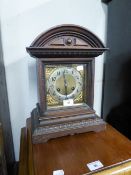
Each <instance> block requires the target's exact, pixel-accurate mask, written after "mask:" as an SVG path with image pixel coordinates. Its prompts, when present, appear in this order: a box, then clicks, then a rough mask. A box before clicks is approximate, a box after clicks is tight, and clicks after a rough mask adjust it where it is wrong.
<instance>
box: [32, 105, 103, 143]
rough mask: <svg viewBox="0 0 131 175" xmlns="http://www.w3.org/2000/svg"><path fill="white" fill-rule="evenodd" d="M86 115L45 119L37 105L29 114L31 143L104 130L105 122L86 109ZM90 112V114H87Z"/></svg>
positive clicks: (89, 109)
mask: <svg viewBox="0 0 131 175" xmlns="http://www.w3.org/2000/svg"><path fill="white" fill-rule="evenodd" d="M87 110H88V113H85V114H82V115H75V116H64V117H60V116H59V117H56V118H48V119H47V118H45V117H44V116H43V114H42V113H41V110H40V107H39V104H37V107H36V108H35V109H34V110H33V111H32V113H31V130H32V142H33V143H34V144H37V143H44V142H47V141H48V140H50V139H53V138H57V137H62V136H67V135H74V134H79V133H84V132H90V131H94V132H99V131H102V130H105V129H106V122H105V121H103V119H101V118H100V117H98V116H97V115H96V114H95V111H94V110H92V109H91V108H89V107H88V109H87ZM89 111H90V112H89Z"/></svg>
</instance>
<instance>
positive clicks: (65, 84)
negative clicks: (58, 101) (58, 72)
mask: <svg viewBox="0 0 131 175" xmlns="http://www.w3.org/2000/svg"><path fill="white" fill-rule="evenodd" d="M63 78H64V87H65V95H66V99H68V98H67V81H66V77H65V71H64V72H63Z"/></svg>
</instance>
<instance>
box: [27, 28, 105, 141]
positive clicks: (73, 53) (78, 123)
mask: <svg viewBox="0 0 131 175" xmlns="http://www.w3.org/2000/svg"><path fill="white" fill-rule="evenodd" d="M105 50H107V48H105V47H104V45H103V43H102V42H101V41H100V40H99V39H98V38H97V37H96V36H95V35H94V34H93V33H92V32H90V31H88V30H87V29H85V28H83V27H80V26H76V25H61V26H57V27H55V28H52V29H50V30H49V31H47V32H45V33H42V34H41V35H39V36H38V37H37V38H36V39H35V40H34V41H33V43H32V44H31V46H30V47H27V52H28V53H29V54H30V56H32V57H35V58H36V59H37V67H38V82H39V83H38V86H39V103H38V105H37V108H36V109H34V110H33V112H32V137H33V142H34V143H38V142H43V141H47V140H49V139H50V138H55V137H60V136H64V135H68V134H75V133H82V132H87V131H99V130H102V129H104V128H105V123H104V122H103V120H102V119H100V118H99V117H98V116H97V115H96V114H95V111H94V110H93V109H92V107H93V99H94V66H95V64H94V58H95V57H97V56H99V55H101V54H102V53H103V52H104V51H105ZM47 65H48V66H49V65H50V66H52V67H53V66H54V67H55V68H54V70H59V72H57V73H59V74H65V73H63V68H64V69H67V70H68V71H69V69H68V66H69V67H70V70H72V72H73V71H75V72H76V73H75V74H77V75H79V73H78V72H77V71H76V69H77V66H76V67H75V65H82V66H83V68H82V72H81V74H82V76H83V77H84V78H83V79H82V80H81V82H77V80H76V82H75V83H74V86H75V85H76V84H78V87H79V88H76V87H72V89H73V90H72V92H70V93H68V94H67V91H66V90H67V85H66V84H64V86H65V87H64V88H65V91H66V92H65V93H66V94H64V95H63V94H60V93H59V91H60V88H57V90H58V92H57V90H56V91H55V90H54V89H55V87H54V89H52V91H53V92H51V94H53V93H54V97H52V96H51V95H50V94H48V93H49V91H51V90H50V89H51V88H49V89H48V88H47V87H48V84H49V82H50V79H49V78H47V74H48V72H47V67H48V66H47ZM72 65H73V66H74V67H71V66H72ZM50 66H49V67H50ZM52 69H53V68H52ZM61 70H62V71H61ZM67 70H66V71H67ZM64 71H65V70H64ZM54 72H55V71H54ZM54 74H55V73H54ZM70 74H71V73H70ZM72 74H73V73H72ZM58 76H59V75H58ZM64 76H65V75H62V78H63V80H64V83H65V81H66V79H65V77H64ZM66 76H68V77H69V78H68V81H69V80H70V79H71V82H70V84H73V83H72V82H73V81H74V80H73V78H71V77H75V75H69V73H68V75H66ZM80 77H81V76H80ZM80 77H79V76H78V77H77V79H79V78H80ZM56 78H57V77H55V79H56ZM52 79H53V80H52V81H55V79H54V77H52ZM57 79H58V78H57ZM60 79H61V77H60V76H59V80H60ZM74 79H75V78H74ZM80 79H81V78H80ZM63 80H62V81H63ZM68 84H69V83H68ZM79 84H80V85H79ZM54 85H55V86H56V82H55V84H53V86H54ZM72 86H73V85H72ZM81 87H82V89H81ZM47 89H48V90H47ZM74 89H77V91H78V94H77V92H76V91H75V90H74ZM80 89H81V91H80V92H79V90H80ZM71 94H72V96H71ZM68 96H71V97H70V98H71V100H72V98H73V103H74V102H75V103H78V104H79V105H73V106H69V107H65V106H64V107H61V103H62V102H61V101H64V100H63V98H65V97H66V99H68V98H69V97H68ZM76 96H77V98H76ZM56 97H57V98H56ZM67 97H68V98H67ZM58 98H59V100H58ZM49 99H50V100H51V102H49ZM57 100H58V101H59V102H58V103H59V105H58V104H57V102H56V101H57ZM52 101H53V102H52ZM81 101H82V102H81ZM50 104H51V105H54V106H55V105H56V106H55V108H53V109H52V108H51V107H49V105H50Z"/></svg>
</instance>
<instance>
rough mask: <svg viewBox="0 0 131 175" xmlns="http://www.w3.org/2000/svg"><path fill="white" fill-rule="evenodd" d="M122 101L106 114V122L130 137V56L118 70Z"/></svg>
mask: <svg viewBox="0 0 131 175" xmlns="http://www.w3.org/2000/svg"><path fill="white" fill-rule="evenodd" d="M119 79H120V81H121V82H120V84H121V86H122V91H123V92H122V93H123V94H122V97H123V98H122V99H123V102H122V103H121V104H120V105H118V106H116V107H114V108H113V109H112V110H111V111H110V113H109V114H108V116H107V122H108V123H109V124H111V125H112V126H113V127H115V128H116V129H117V130H118V131H120V132H121V133H122V134H124V135H125V136H127V137H128V138H129V139H131V58H128V62H126V63H125V64H123V66H122V69H121V71H120V77H119Z"/></svg>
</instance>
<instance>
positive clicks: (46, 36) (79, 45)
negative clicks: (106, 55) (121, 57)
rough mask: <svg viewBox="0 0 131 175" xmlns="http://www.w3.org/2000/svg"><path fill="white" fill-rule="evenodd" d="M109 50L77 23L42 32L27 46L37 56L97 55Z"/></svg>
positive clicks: (87, 56)
mask: <svg viewBox="0 0 131 175" xmlns="http://www.w3.org/2000/svg"><path fill="white" fill-rule="evenodd" d="M105 50H107V49H106V48H105V47H104V45H103V43H102V42H101V40H100V39H99V38H98V37H97V36H96V35H95V34H93V33H92V32H90V31H89V30H87V29H85V28H83V27H81V26H77V25H60V26H56V27H54V28H51V29H50V30H48V31H46V32H44V33H42V34H40V35H39V36H38V37H37V38H36V39H35V40H34V41H33V42H32V44H31V46H30V47H27V51H28V52H29V54H30V55H31V56H33V57H36V58H45V57H46V58H56V57H57V58H62V57H65V58H69V57H70V58H74V57H79V58H80V57H83V58H89V57H96V56H98V55H101V54H102V53H103V52H104V51H105Z"/></svg>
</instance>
